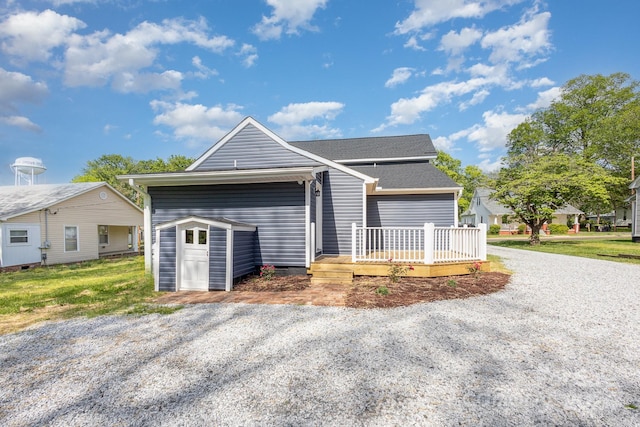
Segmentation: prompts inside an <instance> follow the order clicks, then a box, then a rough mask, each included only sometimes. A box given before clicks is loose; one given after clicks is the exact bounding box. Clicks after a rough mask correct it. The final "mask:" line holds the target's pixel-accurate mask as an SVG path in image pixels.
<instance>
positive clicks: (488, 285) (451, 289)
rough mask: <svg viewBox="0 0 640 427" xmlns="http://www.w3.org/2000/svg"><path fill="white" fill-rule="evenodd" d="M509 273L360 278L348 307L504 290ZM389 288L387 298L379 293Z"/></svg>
mask: <svg viewBox="0 0 640 427" xmlns="http://www.w3.org/2000/svg"><path fill="white" fill-rule="evenodd" d="M510 277H511V276H510V275H509V274H505V273H499V272H483V273H478V274H475V275H473V274H469V275H464V276H447V277H429V278H423V277H403V278H401V279H400V280H399V281H398V282H397V283H391V282H390V281H389V278H388V277H371V276H356V277H354V279H353V285H352V286H345V292H346V298H345V305H346V306H347V307H353V308H382V307H387V308H388V307H401V306H406V305H411V304H415V303H419V302H430V301H439V300H447V299H456V298H469V297H472V296H476V295H485V294H489V293H492V292H497V291H499V290H501V289H503V288H504V287H505V286H506V284H507V283H508V282H509V279H510ZM310 284H311V282H310V278H309V276H276V277H274V278H273V279H271V280H269V281H266V280H260V279H259V278H256V277H250V278H247V279H245V280H244V281H242V282H241V283H238V284H237V285H235V286H234V290H235V291H251V292H273V291H294V290H303V289H305V288H307V287H309V286H310ZM381 287H386V288H387V289H388V294H387V295H381V294H380V293H379V292H376V290H378V289H380V288H381Z"/></svg>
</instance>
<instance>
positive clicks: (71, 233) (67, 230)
mask: <svg viewBox="0 0 640 427" xmlns="http://www.w3.org/2000/svg"><path fill="white" fill-rule="evenodd" d="M64 251H65V252H77V251H78V227H77V226H75V225H67V226H65V227H64Z"/></svg>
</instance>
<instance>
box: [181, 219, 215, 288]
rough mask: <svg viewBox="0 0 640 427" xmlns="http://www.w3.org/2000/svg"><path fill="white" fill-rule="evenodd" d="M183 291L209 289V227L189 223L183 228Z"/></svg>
mask: <svg viewBox="0 0 640 427" xmlns="http://www.w3.org/2000/svg"><path fill="white" fill-rule="evenodd" d="M180 235H181V242H182V245H181V246H182V262H181V263H180V286H179V290H181V291H207V290H209V227H208V226H206V225H204V224H202V225H193V224H189V225H187V226H185V227H184V228H182V230H181V233H180Z"/></svg>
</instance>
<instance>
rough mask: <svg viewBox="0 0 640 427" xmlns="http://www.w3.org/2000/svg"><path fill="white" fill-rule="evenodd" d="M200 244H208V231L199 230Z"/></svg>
mask: <svg viewBox="0 0 640 427" xmlns="http://www.w3.org/2000/svg"><path fill="white" fill-rule="evenodd" d="M198 244H200V245H206V244H207V231H206V230H199V231H198Z"/></svg>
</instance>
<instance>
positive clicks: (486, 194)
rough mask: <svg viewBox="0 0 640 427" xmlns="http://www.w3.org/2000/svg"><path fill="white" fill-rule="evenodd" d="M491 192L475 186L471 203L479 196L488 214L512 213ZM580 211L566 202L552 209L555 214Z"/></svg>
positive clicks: (574, 213) (579, 212) (578, 212)
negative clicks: (492, 196)
mask: <svg viewBox="0 0 640 427" xmlns="http://www.w3.org/2000/svg"><path fill="white" fill-rule="evenodd" d="M493 193H494V191H493V190H491V189H489V188H476V189H475V191H474V193H473V198H472V199H471V204H473V203H476V200H477V198H478V197H479V198H480V203H481V204H482V205H483V206H484V207H485V208H486V209H487V211H488V212H489V214H490V215H512V214H513V210H511V209H510V208H508V207H507V206H504V205H502V204H500V202H498V201H497V200H493V199H492V198H491V195H492V194H493ZM582 213H584V212H582V211H581V210H580V209H578V208H576V207H574V206H572V205H570V204H568V203H567V204H566V205H565V206H563V207H561V208H559V209H556V210H555V211H554V214H556V215H579V214H582Z"/></svg>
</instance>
